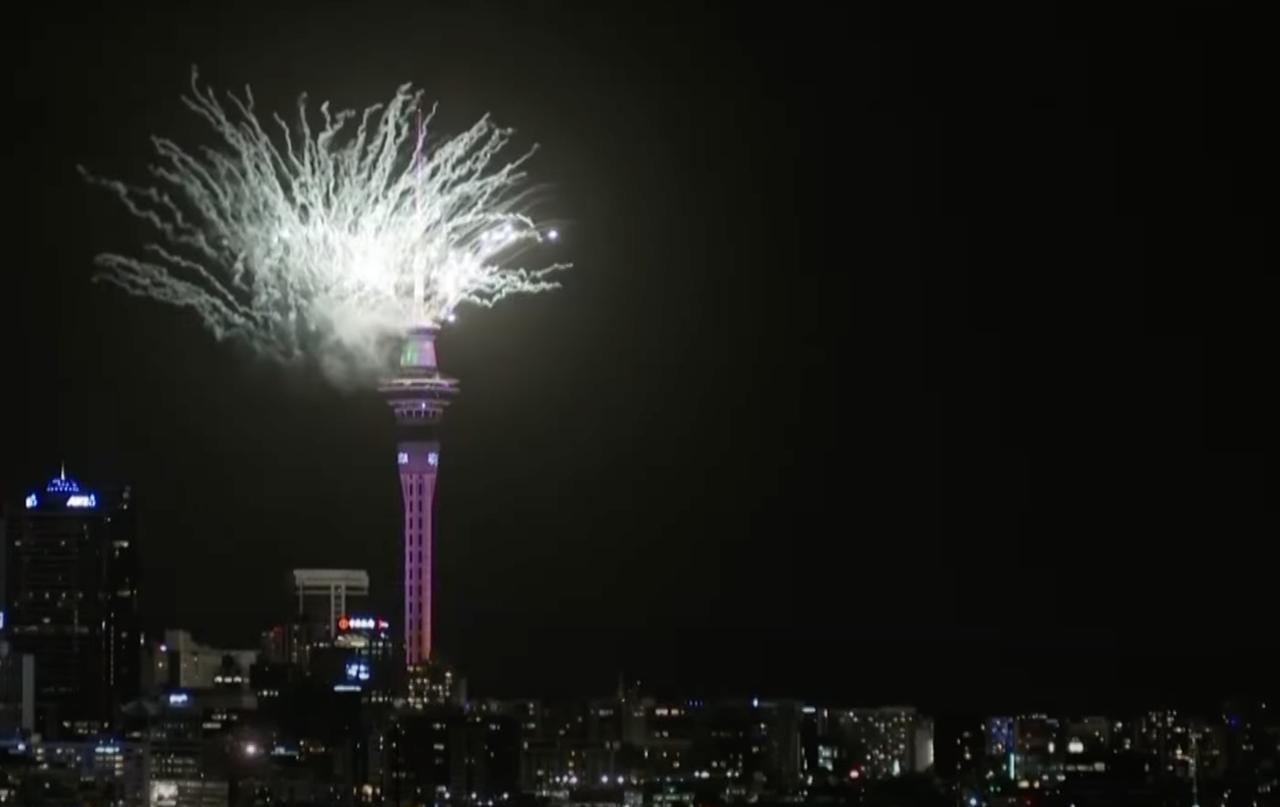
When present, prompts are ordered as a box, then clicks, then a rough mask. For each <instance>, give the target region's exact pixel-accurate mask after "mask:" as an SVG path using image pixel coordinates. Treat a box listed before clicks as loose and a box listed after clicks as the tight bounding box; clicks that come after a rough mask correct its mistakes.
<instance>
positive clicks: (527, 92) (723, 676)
mask: <svg viewBox="0 0 1280 807" xmlns="http://www.w3.org/2000/svg"><path fill="white" fill-rule="evenodd" d="M194 5H195V4H172V3H166V4H158V3H157V4H119V3H112V4H106V5H104V6H102V7H100V8H98V9H87V10H82V11H75V12H70V11H67V10H66V9H64V8H61V7H59V6H56V5H55V4H40V5H38V6H35V7H33V8H29V9H28V10H27V11H25V12H19V13H18V14H17V16H16V17H14V18H11V20H10V22H11V23H12V24H13V27H12V28H11V33H10V37H11V41H10V45H9V47H8V49H7V52H6V55H5V58H6V60H8V61H9V62H11V64H10V69H9V71H8V72H9V74H10V80H9V83H8V87H9V93H10V95H9V97H8V98H7V100H6V103H5V105H4V106H5V109H6V110H7V113H6V114H7V115H8V117H9V118H10V125H9V126H8V127H6V129H7V132H8V136H9V137H10V138H11V141H12V142H11V147H10V149H9V154H10V169H9V174H8V176H9V177H10V179H9V182H8V186H7V189H8V194H7V196H8V199H9V205H10V210H11V215H10V216H9V217H7V218H6V219H5V243H6V246H7V249H6V258H5V263H6V264H7V266H6V281H5V283H4V287H3V293H2V294H0V316H2V317H3V328H4V332H3V341H2V344H3V348H2V349H3V359H4V374H3V379H4V380H3V393H2V395H0V397H2V398H3V400H4V411H5V415H6V416H5V418H4V420H3V423H2V428H3V432H2V434H0V446H2V457H3V463H2V465H3V467H2V471H3V476H2V477H0V492H2V493H3V495H4V497H5V498H6V499H7V500H9V501H12V500H13V499H14V498H15V497H17V496H19V495H20V494H21V493H22V492H23V490H24V489H25V488H27V487H28V486H30V485H31V484H33V483H36V482H38V481H39V480H41V479H43V478H45V477H47V476H48V475H50V474H51V473H52V472H53V471H54V470H56V468H57V464H58V462H59V460H61V459H63V458H65V459H66V461H67V463H68V470H69V471H71V472H72V473H73V474H75V475H78V476H79V477H80V478H81V479H82V480H83V481H87V482H95V483H106V482H112V481H127V482H131V483H132V484H133V485H134V487H135V490H136V494H137V497H138V501H139V506H140V508H141V513H142V516H143V519H144V525H145V526H144V530H145V531H144V534H143V541H144V548H143V563H144V568H143V583H142V586H143V589H142V590H143V597H144V610H145V617H146V620H147V623H148V624H149V625H150V626H152V627H153V628H161V627H166V626H183V627H189V628H191V629H192V630H194V631H195V632H196V633H197V635H199V636H203V637H207V638H208V639H210V640H213V641H218V642H225V643H231V644H240V645H244V644H251V643H253V642H254V641H255V638H256V635H257V631H258V630H260V629H261V628H263V627H265V626H267V625H268V624H269V623H270V622H271V621H273V620H276V619H278V618H279V616H280V614H281V613H282V610H283V609H284V608H285V605H286V603H285V584H284V581H285V575H286V573H287V570H288V569H290V568H293V567H297V566H325V565H338V566H352V567H358V568H367V569H369V571H370V572H371V574H372V575H373V576H374V580H375V586H376V588H377V590H378V591H377V593H378V595H379V599H380V601H381V602H382V603H383V608H384V609H385V610H386V611H387V612H389V613H393V614H394V611H395V608H394V588H393V579H394V569H395V558H396V552H397V532H396V530H397V521H398V514H397V507H398V502H397V499H398V493H397V485H396V482H395V469H394V465H393V463H392V462H391V457H392V453H391V452H392V444H393V433H392V428H391V423H390V416H389V414H388V413H387V412H386V411H385V407H384V405H383V404H381V403H380V402H379V401H378V400H377V399H376V398H375V397H374V396H373V395H372V394H369V393H365V392H351V391H345V392H344V391H340V390H335V389H333V388H330V387H328V386H326V384H325V383H324V382H323V381H322V380H321V378H320V377H319V375H318V374H317V373H316V372H315V371H314V369H313V368H281V367H278V366H274V365H271V364H269V363H266V362H264V361H262V360H259V359H256V358H255V357H254V356H253V354H252V353H251V352H250V351H249V350H247V349H245V348H244V346H243V345H237V344H234V343H216V342H215V341H214V340H213V339H212V338H210V337H209V336H208V335H207V334H206V333H205V332H203V331H202V330H201V328H200V327H199V325H198V324H197V323H196V321H195V320H194V319H193V318H192V317H191V316H189V315H186V314H185V313H183V312H180V311H175V310H169V309H167V308H164V307H162V306H160V305H158V304H151V303H147V302H143V301H139V300H135V299H131V298H127V297H125V296H124V295H122V294H119V293H117V292H115V291H114V290H113V289H112V288H110V287H106V286H103V285H101V284H93V283H91V282H90V277H91V274H92V267H91V263H90V261H91V258H92V255H93V254H94V253H95V252H97V251H100V250H107V249H112V250H122V251H126V252H127V251H130V250H131V249H133V248H135V247H136V245H137V244H138V243H139V241H140V238H141V235H142V233H141V232H140V230H139V228H138V227H137V226H135V224H134V223H133V222H131V221H130V220H129V219H128V218H127V217H125V216H124V215H123V214H122V213H121V212H120V211H119V210H118V208H117V206H116V205H115V204H113V203H112V201H111V200H110V199H109V198H107V197H105V196H104V195H102V194H100V193H96V192H94V191H92V190H91V189H89V188H87V187H85V186H84V185H83V183H82V182H81V181H80V179H79V178H78V176H77V175H76V172H75V166H76V164H77V163H84V164H86V165H88V166H90V167H92V168H93V169H94V170H96V171H98V172H100V173H103V174H106V175H110V176H124V177H137V178H140V177H142V175H143V171H144V170H145V165H146V162H147V158H148V151H147V136H148V135H150V134H152V133H160V134H167V135H172V136H174V137H175V138H177V139H179V140H180V141H182V142H192V140H193V139H196V140H198V138H199V137H201V136H202V134H203V132H202V130H201V128H200V124H199V123H198V122H197V121H196V120H195V119H194V118H193V117H192V116H191V115H190V114H189V113H187V112H186V111H185V110H184V109H183V108H182V107H181V105H180V103H179V101H178V96H179V94H180V93H181V92H182V91H183V90H184V89H185V88H186V82H187V79H188V72H189V68H190V65H191V64H192V63H196V64H198V65H199V66H200V68H201V72H202V76H203V77H204V78H205V79H207V80H208V81H209V82H211V83H213V84H214V85H215V86H217V87H220V88H223V89H229V88H239V87H240V86H241V85H243V84H245V83H246V82H247V83H250V84H252V85H253V87H254V90H255V94H256V95H257V97H258V100H259V105H260V107H261V108H264V109H281V110H287V109H291V108H292V107H291V104H292V102H293V99H294V98H295V96H296V95H297V93H298V92H300V91H302V90H306V91H308V92H309V93H310V95H311V96H312V98H315V99H324V98H329V99H333V100H334V101H335V102H336V103H340V104H342V105H348V106H364V105H366V104H368V103H372V102H374V101H379V100H383V99H384V98H386V97H388V96H389V94H390V92H391V90H392V89H393V88H394V87H395V86H396V85H397V84H398V83H400V82H404V81H413V82H415V83H416V84H418V85H420V86H423V87H425V88H426V90H427V92H428V95H429V96H430V97H433V98H436V99H438V100H439V101H440V103H441V114H440V118H439V119H440V120H441V121H442V123H443V124H444V126H445V127H446V128H451V129H453V130H457V129H460V128H462V127H463V126H465V125H467V124H469V123H470V122H471V121H472V120H473V119H474V118H475V117H476V116H478V115H479V114H481V113H483V112H485V111H490V112H492V113H493V114H494V115H495V116H496V118H497V119H498V120H499V122H502V123H508V124H512V125H515V126H517V127H518V129H519V131H520V137H521V139H522V140H521V142H522V143H525V144H529V143H533V142H535V141H536V142H539V143H541V144H542V147H543V148H542V151H541V152H540V153H539V154H538V156H537V158H536V160H535V162H534V163H533V165H532V168H533V172H534V174H535V176H536V178H537V179H538V180H542V181H545V182H547V183H548V193H547V195H546V212H547V214H548V215H551V216H553V217H555V218H557V219H559V220H562V221H563V222H565V225H564V226H563V227H562V231H563V233H564V237H563V239H562V250H563V252H564V253H565V256H566V257H567V258H569V259H571V260H573V261H574V262H575V263H576V265H577V266H576V268H575V269H574V270H573V271H572V273H571V274H568V275H566V276H564V282H565V288H564V289H563V290H561V291H559V292H557V293H555V294H551V295H546V296H543V297H539V298H530V299H524V300H519V301H516V302H512V303H510V304H508V305H505V306H503V307H501V308H499V309H497V310H494V311H489V312H479V311H475V310H464V311H462V312H461V321H460V322H459V323H458V325H457V326H456V327H454V328H453V329H452V330H450V331H449V332H448V333H447V335H446V336H444V337H442V344H441V352H442V356H443V362H444V364H445V366H446V369H447V370H449V371H450V372H451V373H452V374H454V375H456V376H458V377H459V378H460V379H462V383H463V389H464V396H463V397H462V398H461V399H460V400H459V401H458V403H457V405H456V406H455V407H454V408H453V409H452V410H451V411H450V414H449V418H448V422H447V423H446V425H445V428H444V439H445V441H446V442H445V453H444V460H443V465H442V468H443V470H442V476H441V486H440V491H439V500H438V511H437V517H438V536H439V537H438V545H437V559H438V569H437V573H438V577H437V580H438V584H437V603H438V624H437V628H438V637H439V638H438V642H439V647H440V649H441V650H442V651H443V652H444V654H445V655H446V656H448V657H450V658H452V659H453V660H454V661H455V662H457V663H458V664H459V665H460V666H461V667H462V668H463V670H464V672H465V673H466V674H467V675H469V677H470V678H471V680H472V686H473V689H474V690H478V691H479V692H481V693H498V694H507V693H510V694H517V693H530V694H538V693H542V694H554V693H557V692H567V691H591V692H598V691H606V690H608V689H609V688H610V687H611V686H612V683H613V681H614V678H615V676H616V675H617V673H618V671H619V670H622V669H625V670H627V671H629V672H632V673H634V674H637V675H644V676H645V677H646V678H647V679H648V680H650V681H652V682H656V683H658V684H679V685H681V686H682V687H684V688H685V689H688V690H698V691H708V692H714V691H722V690H730V691H737V692H746V691H754V690H760V691H764V692H773V693H780V692H794V693H801V694H811V695H815V696H823V697H831V698H836V699H839V700H842V701H847V702H864V703H874V702H881V701H886V700H898V701H916V702H922V703H931V702H939V703H946V702H949V703H955V702H962V703H971V702H972V703H976V702H979V701H983V700H987V701H992V702H1000V701H1014V700H1018V701H1023V702H1025V701H1028V700H1046V699H1049V700H1052V699H1054V698H1075V699H1077V700H1089V699H1093V700H1095V701H1102V700H1107V699H1119V698H1122V697H1124V696H1125V695H1132V694H1134V693H1138V694H1141V695H1143V696H1145V697H1156V696H1157V694H1158V693H1165V692H1169V693H1173V694H1171V695H1170V697H1173V696H1174V695H1180V694H1184V693H1186V692H1190V691H1193V690H1194V691H1196V692H1201V693H1203V692H1206V691H1209V690H1213V694H1217V692H1218V690H1220V689H1223V688H1226V687H1228V685H1234V686H1239V687H1245V688H1247V687H1249V686H1252V685H1253V683H1255V682H1259V681H1266V680H1268V677H1269V676H1270V677H1271V680H1273V681H1274V680H1276V679H1277V678H1280V675H1277V673H1280V671H1278V670H1277V669H1276V666H1275V662H1273V661H1270V662H1269V661H1266V660H1265V657H1266V654H1267V651H1268V650H1270V651H1271V652H1272V653H1274V652H1275V651H1276V650H1277V649H1280V644H1278V643H1277V639H1276V637H1275V634H1274V632H1273V631H1274V625H1273V624H1269V623H1270V622H1273V620H1274V616H1275V614H1274V611H1275V607H1276V595H1275V589H1274V588H1273V587H1272V586H1273V584H1274V578H1275V573H1274V568H1275V567H1274V565H1273V563H1274V553H1273V550H1272V549H1271V547H1272V545H1273V544H1274V542H1275V540H1276V537H1277V536H1280V505H1278V503H1277V490H1280V485H1278V484H1277V472H1276V467H1277V466H1276V461H1277V428H1276V413H1277V412H1280V401H1278V400H1277V397H1276V394H1275V392H1274V390H1273V386H1272V383H1271V382H1272V381H1274V376H1275V369H1276V367H1277V350H1280V340H1278V339H1277V338H1276V337H1277V329H1276V326H1275V322H1276V320H1275V313H1274V312H1275V309H1276V306H1277V303H1278V302H1280V294H1278V293H1277V292H1280V289H1278V288H1277V286H1278V283H1277V277H1276V273H1275V270H1274V269H1270V268H1269V267H1268V264H1274V263H1275V256H1274V239H1271V240H1269V241H1267V242H1265V243H1264V226H1272V227H1274V223H1275V212H1276V210H1275V202H1274V189H1273V187H1272V186H1270V185H1268V184H1266V183H1265V182H1264V180H1263V179H1262V178H1261V173H1260V170H1259V169H1260V166H1261V165H1262V164H1263V163H1264V159H1263V157H1264V155H1270V153H1271V152H1272V151H1273V150H1274V143H1275V142H1277V141H1276V137H1275V131H1274V128H1272V127H1271V125H1270V124H1264V120H1266V119H1270V117H1271V116H1270V112H1271V110H1270V109H1269V107H1270V106H1271V104H1270V103H1269V101H1268V100H1267V99H1269V98H1271V97H1273V96H1274V88H1273V87H1272V86H1270V85H1269V84H1266V83H1264V79H1263V76H1264V75H1265V74H1266V71H1265V70H1264V69H1263V58H1262V57H1263V54H1264V53H1266V52H1267V51H1268V49H1269V48H1270V44H1269V43H1268V42H1265V41H1263V40H1262V39H1261V38H1260V37H1261V35H1262V31H1264V30H1266V29H1265V27H1264V26H1263V25H1261V22H1260V21H1255V22H1250V21H1249V20H1246V19H1241V18H1239V17H1238V16H1236V15H1233V13H1232V12H1228V11H1220V10H1208V5H1210V4H1206V5H1205V6H1192V5H1187V6H1176V7H1175V6H1164V5H1161V6H1159V10H1158V11H1154V12H1152V13H1150V14H1148V15H1146V16H1143V17H1141V18H1135V19H1131V20H1122V19H1115V18H1105V19H1104V18H1093V19H1083V18H1080V19H1076V18H1073V17H1072V16H1071V13H1070V12H1068V11H1065V10H1061V9H1059V10H1057V11H1054V10H1053V9H1052V7H1051V6H1049V5H1047V4H1044V10H1043V11H1040V12H1036V13H1033V14H1028V15H1026V16H1023V17H1015V18H1011V17H1006V16H991V17H984V18H968V17H963V16H960V15H954V16H943V17H937V18H917V19H914V20H890V19H881V18H874V17H873V16H867V17H857V18H855V17H852V16H849V17H845V16H840V13H839V12H836V11H834V10H822V7H821V6H819V5H816V4H815V5H813V6H807V7H806V5H805V4H782V5H778V4H773V5H772V6H769V7H763V6H762V7H761V8H760V10H758V11H749V10H747V8H746V6H745V5H742V7H738V4H726V7H725V8H724V9H720V10H713V9H711V8H710V7H705V8H702V9H701V10H699V7H698V4H689V3H680V4H671V5H664V4H626V5H628V6H631V9H630V10H626V11H619V10H618V9H609V10H605V9H604V8H603V7H604V6H606V5H609V6H612V5H618V6H621V5H623V4H596V3H567V4H561V3H550V2H548V3H536V2H526V3H465V2H449V3H432V2H416V3H404V4H401V5H400V6H397V5H395V4H389V3H364V4H356V3H341V4H339V3H307V4H298V5H293V4H289V3H267V4H255V6H263V7H270V10H268V11H263V10H261V9H258V10H251V7H249V6H245V7H244V8H236V7H235V6H234V4H214V3H206V4H203V5H204V6H205V7H206V10H203V11H199V12H197V11H195V10H188V9H187V6H192V8H194ZM1037 5H1041V4H1037ZM1024 13H1025V12H1024ZM1264 144H1265V146H1264ZM1268 255H1270V258H1268ZM1269 630H1270V631H1271V632H1269ZM1191 684H1194V687H1193V686H1191ZM1153 693H1156V694H1153Z"/></svg>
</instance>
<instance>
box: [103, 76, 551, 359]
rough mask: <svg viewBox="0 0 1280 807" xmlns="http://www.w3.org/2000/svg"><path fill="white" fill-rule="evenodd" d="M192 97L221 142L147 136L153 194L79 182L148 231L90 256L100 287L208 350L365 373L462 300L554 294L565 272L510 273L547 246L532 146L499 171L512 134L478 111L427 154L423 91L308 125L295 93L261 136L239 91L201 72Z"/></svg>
mask: <svg viewBox="0 0 1280 807" xmlns="http://www.w3.org/2000/svg"><path fill="white" fill-rule="evenodd" d="M191 89H192V93H191V95H189V96H183V99H182V100H183V101H184V103H185V104H186V106H187V107H188V108H189V109H191V110H192V111H193V112H195V113H196V114H197V115H199V116H200V117H201V118H203V119H204V120H205V121H206V122H207V123H208V124H209V125H210V126H211V127H212V129H213V131H214V133H215V134H216V135H217V140H218V143H217V146H216V147H203V148H199V149H197V150H194V151H189V150H186V149H184V148H182V147H180V146H178V145H177V144H176V143H174V142H173V141H171V140H168V139H165V138H162V137H153V138H152V144H153V145H154V147H155V151H156V155H157V157H158V160H157V161H156V163H155V164H153V165H152V166H151V174H152V176H153V178H154V182H155V184H153V185H149V186H138V185H131V184H126V183H124V182H118V181H115V180H108V179H102V178H99V177H96V176H94V175H91V174H89V173H88V172H87V171H85V170H84V169H83V168H81V172H82V173H83V174H84V175H85V177H86V178H88V179H89V180H90V181H92V182H94V183H96V184H99V185H102V186H104V187H106V188H108V189H110V190H111V191H113V192H114V193H115V194H116V195H117V196H118V197H119V198H120V200H121V201H122V202H123V203H124V205H125V207H126V208H127V209H128V210H129V212H130V213H132V214H133V215H134V216H136V217H138V218H139V219H141V220H143V221H145V222H146V223H148V224H149V225H150V226H151V227H152V228H154V230H155V232H156V234H157V236H158V237H157V238H156V239H155V240H154V241H153V242H151V243H148V244H146V245H145V246H144V247H143V251H142V254H141V257H138V256H129V255H121V254H115V253H106V254H102V255H99V256H97V258H96V259H95V260H96V263H97V264H98V266H99V267H101V269H102V270H103V271H102V273H101V274H100V277H101V278H102V279H104V280H107V281H109V282H111V283H114V284H116V285H118V286H120V287H121V288H122V289H124V290H125V291H127V292H129V293H130V294H135V295H139V296H143V297H149V298H153V299H156V300H159V301H161V302H166V303H170V304H173V305H178V306H186V307H188V308H191V309H193V310H194V311H195V312H196V313H197V314H198V315H199V316H200V318H201V320H202V321H203V322H204V324H205V325H206V326H207V327H208V329H209V330H210V331H212V332H213V333H214V335H215V336H217V337H218V338H223V337H227V336H242V337H244V338H245V339H246V340H247V341H248V342H249V343H251V344H252V345H253V346H254V347H255V348H257V349H258V350H260V351H262V352H264V353H266V354H268V355H271V356H274V357H277V358H281V359H286V360H287V359H293V358H298V357H301V356H305V355H308V354H311V353H318V354H319V358H321V359H322V361H324V362H326V363H332V362H334V361H335V360H336V361H339V362H341V363H354V364H356V365H360V366H364V367H366V368H367V367H372V366H376V365H377V364H378V362H379V360H380V358H381V356H382V347H383V346H384V345H385V342H386V339H387V338H388V337H395V336H399V335H402V334H403V333H404V332H405V331H406V330H407V329H409V328H413V327H421V326H428V327H438V326H439V325H441V324H442V323H444V322H447V321H451V320H452V319H453V312H454V309H455V308H457V307H458V306H459V305H461V304H463V303H472V304H475V305H480V306H492V305H493V304H494V303H496V302H498V301H499V300H502V299H503V298H505V297H507V296H509V295H512V294H520V293H532V292H540V291H545V290H548V289H552V288H555V286H556V283H555V282H554V281H553V280H551V279H549V277H548V275H549V274H551V273H552V272H555V271H556V270H558V269H563V268H565V267H566V266H567V264H551V265H547V266H543V267H541V268H534V269H526V268H520V267H515V266H512V265H511V262H512V261H513V260H514V259H515V258H516V257H517V256H518V255H519V254H520V253H521V252H522V251H523V249H524V248H525V247H529V246H531V245H533V244H536V243H539V242H543V241H544V240H545V241H554V240H555V235H556V234H555V231H554V230H546V231H544V230H542V229H540V228H539V227H538V226H537V225H536V224H535V223H534V221H533V220H532V219H531V218H530V217H529V216H528V215H527V214H526V212H525V210H526V209H527V203H528V201H529V193H528V190H527V188H526V186H525V180H526V174H525V172H524V170H523V165H524V163H525V161H526V160H527V159H528V158H529V157H530V156H531V155H532V154H533V150H530V151H528V152H526V153H524V154H522V155H521V156H519V157H516V158H515V159H512V160H509V161H506V162H503V158H502V157H501V152H503V151H504V149H505V147H506V146H507V145H508V144H509V142H510V139H511V135H512V130H511V129H505V128H501V127H498V126H496V125H495V124H494V123H493V122H492V121H491V120H490V119H489V118H488V116H485V117H484V118H481V119H480V120H479V121H477V122H476V123H475V124H474V125H473V126H472V127H471V128H470V129H468V130H466V131H465V132H462V133H461V134H459V135H456V136H454V137H451V138H448V139H445V140H443V141H442V142H440V143H437V144H430V145H429V144H428V142H427V139H426V126H425V124H426V123H427V122H429V121H430V119H431V115H432V114H434V108H433V109H432V110H431V113H430V114H428V115H427V116H426V119H425V121H418V120H417V118H419V117H420V112H419V110H420V109H421V108H422V101H423V94H422V92H421V91H418V90H414V89H413V88H412V87H411V86H410V85H407V84H406V85H404V86H401V87H400V88H399V89H398V90H397V91H396V93H395V95H394V96H393V97H392V99H391V101H390V102H389V103H387V104H386V105H381V104H380V105H375V106H372V107H369V108H368V109H366V110H364V112H363V113H361V114H359V115H357V113H355V112H354V111H352V110H342V111H338V112H331V111H330V108H329V104H328V103H327V102H326V103H324V104H321V105H320V108H319V112H320V119H321V121H322V122H323V126H322V127H321V128H319V129H318V130H317V129H313V128H312V126H311V123H310V122H309V120H308V110H307V100H306V96H305V95H303V96H302V97H301V98H299V100H298V115H297V121H296V122H294V123H293V124H292V125H290V124H288V123H286V122H285V121H284V120H283V119H282V118H281V117H280V116H279V115H275V114H273V115H272V119H273V123H274V126H271V125H268V126H266V127H264V125H263V124H262V123H261V122H260V121H259V119H258V117H257V116H256V114H255V112H254V101H253V95H252V93H251V91H250V90H249V89H248V88H247V87H246V88H245V93H244V95H243V96H237V95H235V94H232V93H228V94H227V102H228V103H229V108H228V107H227V106H224V104H223V102H221V101H220V100H219V99H218V97H217V96H216V95H215V94H214V92H213V91H212V90H210V89H202V88H201V87H200V85H199V83H198V80H197V75H196V73H195V71H194V70H193V71H192V77H191ZM419 123H421V124H422V125H416V124H419ZM268 129H270V130H271V132H272V133H273V134H274V138H273V136H272V134H269V133H268Z"/></svg>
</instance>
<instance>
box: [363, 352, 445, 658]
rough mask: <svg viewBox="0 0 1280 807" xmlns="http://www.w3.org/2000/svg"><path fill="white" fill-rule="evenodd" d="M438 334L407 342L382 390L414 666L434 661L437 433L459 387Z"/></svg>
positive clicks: (408, 651)
mask: <svg viewBox="0 0 1280 807" xmlns="http://www.w3.org/2000/svg"><path fill="white" fill-rule="evenodd" d="M435 337H436V331H435V329H432V328H416V329H414V330H412V331H410V332H409V335H408V336H407V337H406V338H405V342H404V346H403V349H402V350H401V353H400V367H399V372H398V373H397V374H396V375H395V376H394V377H392V378H388V379H385V380H384V381H383V382H382V384H381V385H380V387H379V389H380V391H381V392H382V395H383V397H384V398H385V399H386V401H387V404H388V405H389V406H390V407H391V411H392V412H393V413H394V414H395V418H396V426H397V427H398V432H399V440H398V445H397V446H396V467H397V468H398V469H399V471H400V494H401V499H402V501H403V503H404V528H403V550H404V650H405V661H406V662H407V663H408V664H409V665H410V666H414V665H418V664H425V663H426V662H427V661H429V660H430V659H431V620H432V614H431V584H432V544H433V530H432V521H433V513H434V504H435V494H436V471H437V469H438V468H439V465H440V442H439V440H438V439H437V435H436V428H437V427H438V425H439V423H440V420H441V418H442V417H443V416H444V410H445V408H446V407H447V406H448V405H449V401H450V399H452V397H453V396H454V395H456V394H457V392H458V382H457V381H456V380H455V379H452V378H447V377H445V376H443V375H441V374H440V371H439V369H438V368H437V366H436V344H435Z"/></svg>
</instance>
